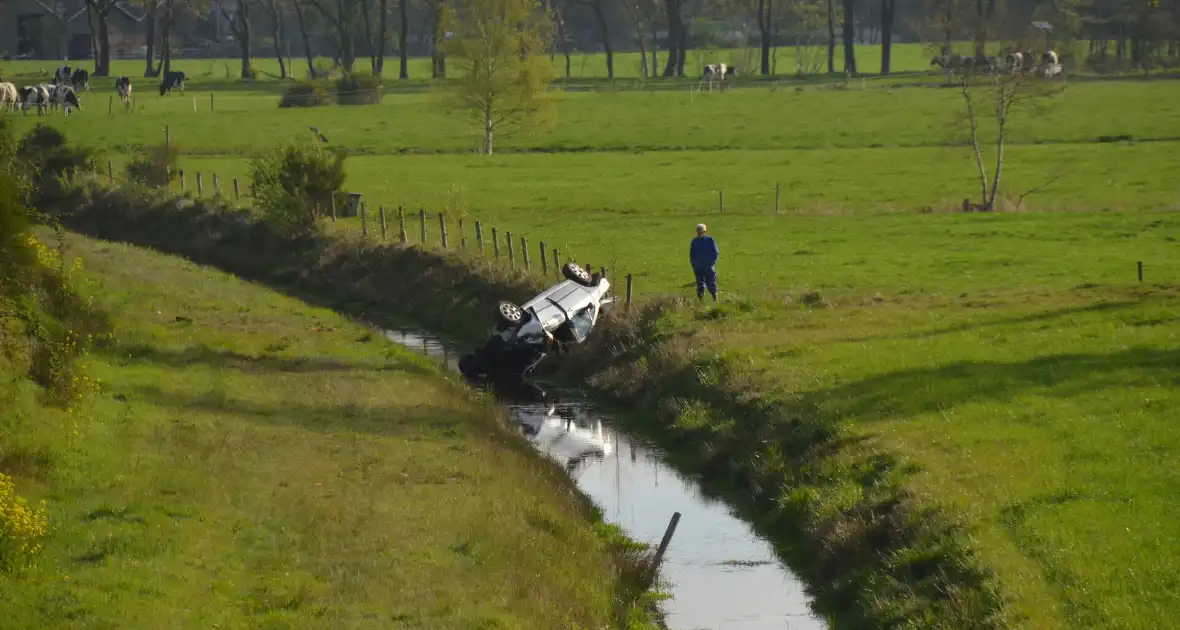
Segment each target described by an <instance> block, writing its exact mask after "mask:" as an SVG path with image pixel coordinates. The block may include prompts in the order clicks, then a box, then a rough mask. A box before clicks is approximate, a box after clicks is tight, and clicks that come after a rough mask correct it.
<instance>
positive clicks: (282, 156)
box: [250, 142, 348, 232]
mask: <svg viewBox="0 0 1180 630" xmlns="http://www.w3.org/2000/svg"><path fill="white" fill-rule="evenodd" d="M346 155H347V154H346V153H345V152H344V151H342V150H335V151H329V150H328V149H327V147H325V146H324V145H322V144H319V143H318V142H313V143H310V144H289V145H286V146H282V147H278V148H275V149H272V150H271V151H268V152H266V153H263V154H261V155H259V156H258V157H255V158H254V159H253V160H251V162H250V181H251V184H252V188H253V191H254V192H253V194H254V199H255V200H256V201H257V203H258V209H259V210H260V211H262V212H263V213H264V215H265V216H266V218H267V220H269V221H271V222H273V223H274V224H276V225H279V226H281V227H283V228H284V229H287V230H291V231H296V232H299V231H307V230H311V229H314V228H315V225H316V221H317V219H319V218H320V217H323V216H327V215H328V214H329V213H330V212H331V208H332V204H333V203H336V204H337V206H338V207H343V204H344V203H345V200H346V199H347V198H348V195H347V193H345V192H344V177H345V174H344V159H345V157H346Z"/></svg>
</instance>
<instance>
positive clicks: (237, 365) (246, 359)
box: [107, 344, 440, 376]
mask: <svg viewBox="0 0 1180 630" xmlns="http://www.w3.org/2000/svg"><path fill="white" fill-rule="evenodd" d="M107 353H108V354H109V355H110V356H111V357H112V359H115V360H120V361H130V362H142V363H155V364H158V365H164V366H167V367H173V368H185V367H190V366H193V365H204V366H208V367H212V368H217V369H231V370H238V371H241V372H246V373H248V374H261V373H267V372H287V373H294V374H305V373H312V372H410V373H413V374H420V375H424V376H435V375H438V374H439V373H440V371H439V370H438V369H436V368H434V367H433V366H428V365H422V364H421V363H419V362H417V361H410V360H400V361H399V360H396V359H395V360H393V362H391V363H387V364H378V363H363V362H357V363H350V362H346V361H339V360H337V359H330V358H325V357H279V356H273V355H263V356H251V355H247V354H241V353H238V352H234V351H232V350H218V349H214V348H210V347H208V346H205V345H197V346H189V347H187V348H185V349H183V350H170V349H163V348H158V347H156V346H151V345H146V344H136V345H130V346H114V347H112V348H110V349H108V350H107Z"/></svg>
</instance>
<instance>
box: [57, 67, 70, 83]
mask: <svg viewBox="0 0 1180 630" xmlns="http://www.w3.org/2000/svg"><path fill="white" fill-rule="evenodd" d="M72 73H73V68H70V67H69V66H62V67H60V68H58V69H57V71H56V72H54V73H53V84H54V85H60V84H62V83H66V82H68V81H69V80H70V75H71V74H72Z"/></svg>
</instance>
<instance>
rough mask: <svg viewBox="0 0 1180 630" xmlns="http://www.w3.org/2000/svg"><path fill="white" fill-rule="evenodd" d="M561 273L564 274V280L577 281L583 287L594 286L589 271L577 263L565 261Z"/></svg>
mask: <svg viewBox="0 0 1180 630" xmlns="http://www.w3.org/2000/svg"><path fill="white" fill-rule="evenodd" d="M561 275H563V276H565V279H566V280H572V281H573V282H577V283H578V284H580V285H582V286H584V287H592V286H594V278H593V276H591V275H590V272H589V271H586V270H585V269H583V268H582V267H579V266H578V263H574V262H567V263H566V264H564V265H562V267H561Z"/></svg>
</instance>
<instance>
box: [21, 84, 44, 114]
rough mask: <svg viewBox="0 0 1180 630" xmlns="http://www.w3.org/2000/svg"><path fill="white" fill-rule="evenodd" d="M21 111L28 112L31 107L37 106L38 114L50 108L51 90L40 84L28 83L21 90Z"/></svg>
mask: <svg viewBox="0 0 1180 630" xmlns="http://www.w3.org/2000/svg"><path fill="white" fill-rule="evenodd" d="M19 94H20V102H21V111H22V113H27V112H28V111H29V108H30V107H36V108H37V115H38V116H40V115H41V114H44V113H46V112H47V111H48V110H49V91H48V90H46V89H45V88H44V87H43V86H40V85H26V86H25V87H23V88H21V89H20V91H19Z"/></svg>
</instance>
